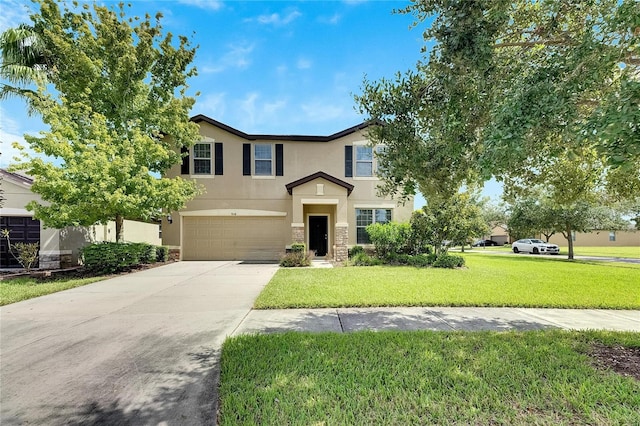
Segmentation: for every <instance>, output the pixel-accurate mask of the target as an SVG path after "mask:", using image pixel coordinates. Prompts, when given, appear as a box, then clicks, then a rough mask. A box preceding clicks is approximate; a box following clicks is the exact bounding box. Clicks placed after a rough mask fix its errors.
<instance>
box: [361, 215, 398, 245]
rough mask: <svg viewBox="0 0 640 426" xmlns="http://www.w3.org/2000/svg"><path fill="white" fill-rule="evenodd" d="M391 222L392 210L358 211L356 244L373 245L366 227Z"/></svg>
mask: <svg viewBox="0 0 640 426" xmlns="http://www.w3.org/2000/svg"><path fill="white" fill-rule="evenodd" d="M390 221H391V209H356V243H357V244H371V240H370V239H369V234H367V231H366V227H367V225H371V224H372V223H387V222H390Z"/></svg>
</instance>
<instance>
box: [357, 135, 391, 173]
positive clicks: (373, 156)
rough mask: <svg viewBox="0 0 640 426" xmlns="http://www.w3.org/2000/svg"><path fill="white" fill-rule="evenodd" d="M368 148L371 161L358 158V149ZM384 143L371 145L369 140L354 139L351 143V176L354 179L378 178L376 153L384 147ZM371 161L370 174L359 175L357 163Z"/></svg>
mask: <svg viewBox="0 0 640 426" xmlns="http://www.w3.org/2000/svg"><path fill="white" fill-rule="evenodd" d="M359 148H368V149H370V150H371V161H369V160H358V149H359ZM385 148H386V145H371V143H370V142H369V141H356V142H354V143H353V151H354V152H353V160H352V161H353V178H352V179H354V180H379V178H378V161H377V159H376V153H377V152H380V151H381V150H383V149H385ZM369 162H370V163H371V175H359V174H358V163H369Z"/></svg>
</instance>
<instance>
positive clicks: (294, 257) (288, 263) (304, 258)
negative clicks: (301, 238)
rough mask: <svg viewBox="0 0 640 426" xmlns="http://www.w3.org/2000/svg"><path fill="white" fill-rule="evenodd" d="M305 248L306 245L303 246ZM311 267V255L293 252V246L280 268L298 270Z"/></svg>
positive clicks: (283, 257)
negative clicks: (297, 268) (298, 268)
mask: <svg viewBox="0 0 640 426" xmlns="http://www.w3.org/2000/svg"><path fill="white" fill-rule="evenodd" d="M301 245H302V246H303V247H304V244H301ZM310 265H311V257H310V256H309V253H307V252H305V251H304V250H295V251H294V250H293V246H291V252H289V253H286V254H285V255H284V256H282V258H281V259H280V266H282V267H285V268H296V267H303V266H310Z"/></svg>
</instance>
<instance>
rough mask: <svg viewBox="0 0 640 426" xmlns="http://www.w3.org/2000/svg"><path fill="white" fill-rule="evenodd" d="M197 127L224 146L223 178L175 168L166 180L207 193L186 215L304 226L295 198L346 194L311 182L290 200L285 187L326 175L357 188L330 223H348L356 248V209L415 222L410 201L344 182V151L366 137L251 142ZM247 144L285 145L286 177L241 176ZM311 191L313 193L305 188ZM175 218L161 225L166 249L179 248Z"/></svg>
mask: <svg viewBox="0 0 640 426" xmlns="http://www.w3.org/2000/svg"><path fill="white" fill-rule="evenodd" d="M199 124H200V133H201V135H202V136H203V141H206V142H222V143H223V157H224V175H222V176H213V175H210V176H205V177H203V176H199V175H180V166H179V165H177V166H175V167H174V168H172V169H171V170H170V171H169V172H168V173H167V176H168V177H174V176H181V177H182V178H185V179H194V180H196V181H197V182H198V183H199V184H200V185H202V186H203V187H204V189H205V191H206V192H205V193H204V194H202V195H200V196H198V197H197V198H196V199H194V200H192V201H190V202H189V203H188V204H187V206H186V209H184V210H183V211H195V210H209V209H256V210H267V211H274V212H283V213H285V214H286V218H287V219H286V220H287V222H288V225H291V224H297V223H305V222H306V218H305V217H301V214H303V212H301V211H300V210H296V209H294V208H293V206H294V205H298V204H297V203H299V201H298V200H294V198H295V197H294V196H297V194H302V193H307V192H308V193H312V194H315V192H316V184H317V183H322V184H324V188H325V195H324V196H322V197H324V198H336V197H337V196H338V195H339V194H346V191H345V189H344V188H342V187H340V186H338V185H335V184H332V183H330V182H327V181H324V182H320V181H318V182H316V181H313V182H309V183H307V184H304V185H301V186H300V187H297V188H295V189H296V191H294V195H289V193H288V192H287V190H286V188H285V185H287V184H288V183H291V182H294V181H296V180H298V179H301V178H303V177H306V176H309V175H311V174H313V173H316V172H318V171H322V172H325V173H327V174H329V175H331V176H333V177H335V178H338V179H340V180H343V181H345V182H347V183H350V184H352V185H354V189H353V191H352V193H351V194H350V195H349V196H348V197H347V198H346V202H345V203H339V204H337V208H334V210H335V212H334V213H333V214H332V219H330V223H331V226H333V225H334V224H335V223H340V221H346V223H348V233H349V238H348V241H349V245H354V244H355V241H356V240H355V238H356V233H355V209H356V208H392V209H393V213H392V219H393V220H394V221H399V222H403V221H408V220H409V219H410V217H411V213H412V211H413V202H412V201H409V202H407V203H406V205H404V206H399V205H398V204H397V203H396V202H395V201H394V200H392V199H390V198H380V197H378V195H377V185H378V183H379V181H378V179H376V178H370V177H369V178H358V177H345V171H344V155H345V153H344V151H345V148H344V147H345V146H346V145H354V144H364V143H366V136H365V131H357V132H355V133H352V134H349V135H346V136H343V137H342V138H339V139H335V140H332V141H329V142H309V141H304V142H300V141H287V140H247V139H245V138H243V137H240V136H237V135H235V134H233V133H230V132H227V131H226V130H223V129H221V128H218V127H216V126H213V125H211V124H209V123H205V122H201V123H199ZM244 143H251V144H252V146H253V144H261V143H265V144H277V143H282V144H283V145H284V147H283V157H284V161H283V163H284V176H269V177H261V176H243V175H242V146H243V144H244ZM252 152H253V148H252ZM354 157H355V150H354ZM191 161H193V155H191ZM273 167H274V169H275V157H274V159H273ZM190 169H191V171H193V165H191V168H190ZM212 169H213V164H212ZM354 170H355V167H354ZM307 185H308V186H309V188H306V186H307ZM314 196H315V195H314ZM300 198H303V197H302V195H300ZM171 216H172V218H173V223H172V224H169V223H168V222H167V221H166V219H163V222H162V233H163V242H164V244H165V245H169V246H179V245H180V215H179V213H177V212H172V213H171ZM332 233H333V232H332Z"/></svg>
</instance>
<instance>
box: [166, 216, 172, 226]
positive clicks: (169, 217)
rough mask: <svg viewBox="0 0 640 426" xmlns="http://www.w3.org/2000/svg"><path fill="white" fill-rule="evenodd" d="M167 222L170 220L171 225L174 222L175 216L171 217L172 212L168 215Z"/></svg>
mask: <svg viewBox="0 0 640 426" xmlns="http://www.w3.org/2000/svg"><path fill="white" fill-rule="evenodd" d="M167 222H169V225H171V224H172V223H173V218H172V217H171V215H170V214H168V215H167Z"/></svg>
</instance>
